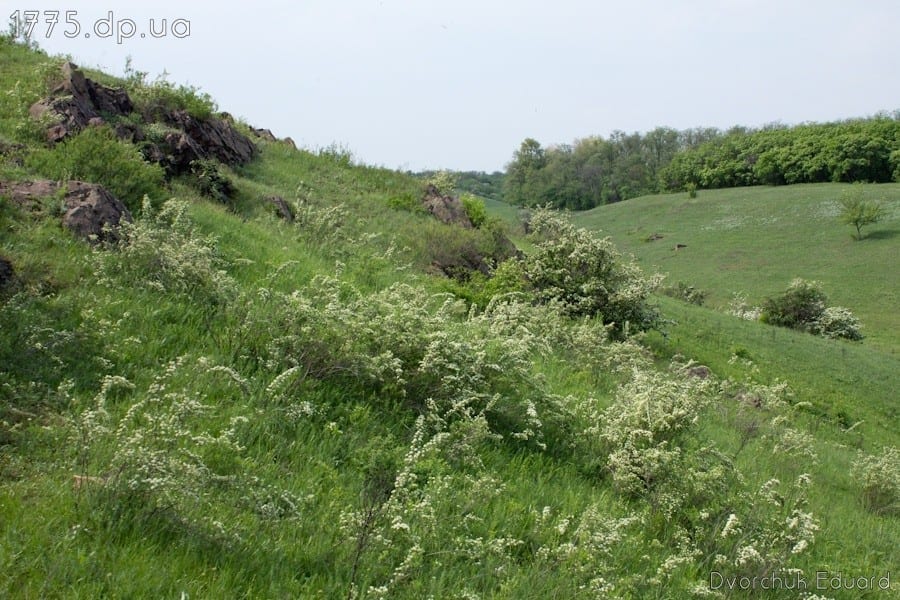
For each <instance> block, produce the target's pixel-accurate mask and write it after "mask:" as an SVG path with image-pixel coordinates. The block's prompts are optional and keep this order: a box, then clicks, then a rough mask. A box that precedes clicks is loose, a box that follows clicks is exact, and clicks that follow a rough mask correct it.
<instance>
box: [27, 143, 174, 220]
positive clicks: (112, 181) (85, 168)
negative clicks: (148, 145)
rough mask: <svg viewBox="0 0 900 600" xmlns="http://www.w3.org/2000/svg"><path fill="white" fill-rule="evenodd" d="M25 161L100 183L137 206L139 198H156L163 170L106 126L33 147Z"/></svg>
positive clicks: (49, 172) (57, 175) (44, 171)
mask: <svg viewBox="0 0 900 600" xmlns="http://www.w3.org/2000/svg"><path fill="white" fill-rule="evenodd" d="M26 165H27V166H28V167H29V168H30V169H33V170H34V171H35V172H37V173H38V174H40V175H42V176H44V177H49V178H51V179H57V180H62V181H65V180H70V179H72V180H80V181H87V182H91V183H99V184H100V185H102V186H103V187H105V188H106V189H107V190H109V192H110V193H112V194H113V195H114V196H116V197H117V198H119V199H120V200H122V202H124V203H125V205H126V206H127V207H128V208H129V209H131V210H136V209H137V208H138V207H139V206H140V202H141V198H143V197H144V196H150V197H151V198H159V197H160V196H161V194H162V190H163V184H164V179H163V171H162V168H161V167H160V166H159V165H156V164H151V163H148V162H147V161H146V160H144V157H143V156H142V155H141V153H140V151H139V150H138V149H137V147H136V146H134V145H133V144H130V143H128V142H124V141H120V140H118V139H116V137H115V134H114V133H113V131H112V129H110V128H109V127H105V126H104V127H88V128H87V129H85V130H83V131H81V132H80V133H79V134H78V135H76V136H75V137H72V138H69V139H67V140H66V141H64V142H63V143H61V144H58V145H56V146H55V147H53V148H52V149H46V148H39V149H35V150H33V151H32V152H31V154H29V155H28V158H27V159H26Z"/></svg>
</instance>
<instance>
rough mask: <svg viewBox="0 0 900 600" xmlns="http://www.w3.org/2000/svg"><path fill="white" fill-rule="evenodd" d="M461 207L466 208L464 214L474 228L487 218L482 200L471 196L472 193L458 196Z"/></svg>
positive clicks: (482, 223)
mask: <svg viewBox="0 0 900 600" xmlns="http://www.w3.org/2000/svg"><path fill="white" fill-rule="evenodd" d="M459 200H460V202H462V205H463V208H464V209H466V216H468V217H469V220H470V221H472V225H474V226H475V228H476V229H478V228H479V227H481V226H482V225H484V223H485V221H486V220H487V209H486V208H485V206H484V200H482V199H481V198H478V197H476V196H473V195H472V194H463V195H461V196H460V197H459Z"/></svg>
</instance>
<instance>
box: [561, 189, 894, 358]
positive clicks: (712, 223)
mask: <svg viewBox="0 0 900 600" xmlns="http://www.w3.org/2000/svg"><path fill="white" fill-rule="evenodd" d="M847 187H848V186H847V185H846V184H813V185H797V186H784V187H756V188H735V189H727V190H709V191H702V192H700V193H699V194H698V195H697V197H696V198H688V196H687V194H673V195H662V196H650V197H645V198H636V199H633V200H629V201H628V202H620V203H618V204H612V205H608V206H603V207H599V208H596V209H593V210H591V211H587V212H585V213H580V214H577V215H576V216H575V222H576V223H578V224H579V225H581V226H584V227H588V228H590V229H594V230H597V231H600V232H602V234H603V235H607V236H609V237H610V238H612V240H613V241H614V242H615V243H616V245H617V246H619V248H621V249H622V250H623V251H625V252H629V253H632V254H633V255H634V256H635V257H636V258H637V259H638V261H639V262H640V264H641V265H642V266H643V267H644V268H646V269H652V270H655V271H658V272H661V273H665V274H667V275H668V281H667V284H668V285H673V284H675V283H676V282H679V281H683V282H685V283H687V284H689V285H693V286H696V287H697V288H699V289H701V290H704V291H706V292H708V294H709V296H708V300H707V304H708V305H709V306H711V307H713V308H717V309H723V308H726V307H727V306H728V304H729V302H730V301H731V299H732V295H733V294H734V293H743V294H744V295H745V296H746V297H747V299H748V301H749V302H750V303H751V304H756V305H759V304H760V303H761V302H762V300H763V299H764V298H765V297H767V296H770V295H774V294H776V293H778V292H781V291H783V290H784V289H786V288H787V286H788V284H789V283H790V282H791V280H792V279H794V278H796V277H800V278H803V279H811V280H817V281H821V282H822V284H823V287H824V289H825V292H826V293H827V294H828V297H829V300H830V301H831V303H832V304H837V305H840V306H845V307H847V308H849V309H850V310H852V311H853V312H854V314H856V315H857V316H858V317H859V318H860V320H861V321H862V324H863V326H864V328H865V329H864V333H865V335H866V336H867V339H866V342H865V343H866V344H870V345H872V346H874V347H877V348H879V349H882V350H885V351H886V352H889V353H891V354H896V353H897V352H898V351H900V310H898V307H900V270H898V269H897V262H898V258H900V184H883V185H871V186H867V187H866V191H865V197H867V198H872V199H877V200H883V201H884V203H885V205H886V207H887V216H886V218H885V219H884V220H883V221H882V222H880V223H878V224H876V225H870V226H868V227H867V228H866V229H864V230H863V232H864V233H865V234H866V237H865V238H864V239H863V240H862V241H859V242H857V241H855V240H854V239H853V238H852V237H851V232H853V228H852V227H851V226H849V225H843V224H841V223H839V222H838V219H837V215H838V213H839V209H840V205H839V203H838V201H839V198H840V196H841V192H842V191H843V190H845V189H846V188H847ZM654 235H660V236H662V238H661V239H657V240H655V241H648V239H649V238H650V237H651V236H654ZM677 244H683V245H685V246H686V247H685V248H680V249H678V250H677V251H676V250H675V246H676V245H677Z"/></svg>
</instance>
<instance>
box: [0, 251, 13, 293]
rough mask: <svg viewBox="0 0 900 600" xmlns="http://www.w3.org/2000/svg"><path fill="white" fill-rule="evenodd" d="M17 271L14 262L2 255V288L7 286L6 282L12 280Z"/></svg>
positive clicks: (0, 270) (0, 285)
mask: <svg viewBox="0 0 900 600" xmlns="http://www.w3.org/2000/svg"><path fill="white" fill-rule="evenodd" d="M15 273H16V272H15V270H14V269H13V266H12V263H11V262H10V261H9V260H8V259H6V258H3V257H2V256H0V289H2V288H4V287H6V284H7V283H9V282H10V281H12V278H13V276H14V275H15Z"/></svg>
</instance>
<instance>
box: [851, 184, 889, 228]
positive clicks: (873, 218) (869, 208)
mask: <svg viewBox="0 0 900 600" xmlns="http://www.w3.org/2000/svg"><path fill="white" fill-rule="evenodd" d="M884 213H885V211H884V206H883V205H882V204H881V203H879V202H875V201H873V200H866V199H864V198H863V195H862V188H861V187H860V186H858V185H854V186H853V187H852V188H851V189H850V190H847V191H845V192H844V193H843V194H841V215H840V219H841V222H842V223H845V224H847V225H853V226H854V227H856V240H857V241H859V240H861V239H862V237H863V236H862V228H863V227H865V226H866V225H871V224H873V223H877V222H879V221H880V220H881V219H882V217H884Z"/></svg>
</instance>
